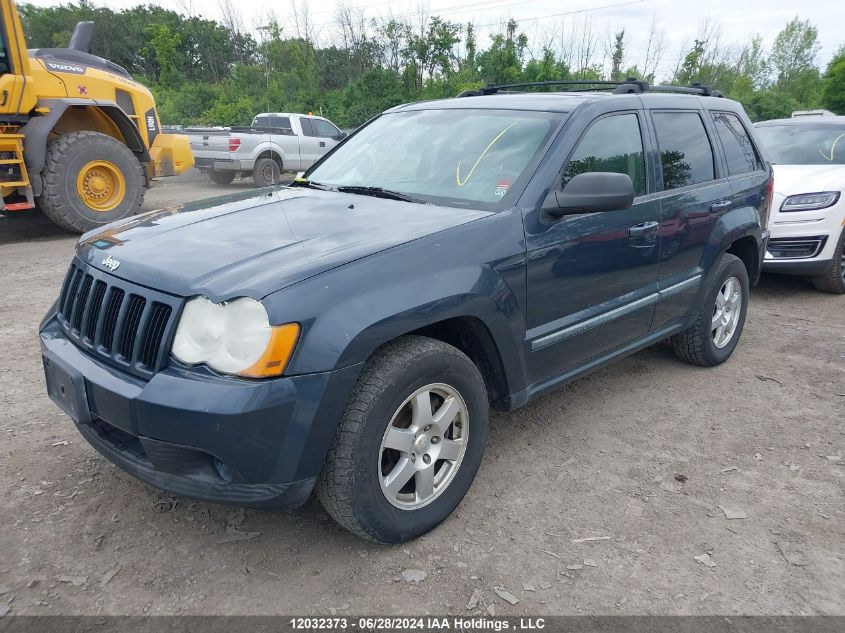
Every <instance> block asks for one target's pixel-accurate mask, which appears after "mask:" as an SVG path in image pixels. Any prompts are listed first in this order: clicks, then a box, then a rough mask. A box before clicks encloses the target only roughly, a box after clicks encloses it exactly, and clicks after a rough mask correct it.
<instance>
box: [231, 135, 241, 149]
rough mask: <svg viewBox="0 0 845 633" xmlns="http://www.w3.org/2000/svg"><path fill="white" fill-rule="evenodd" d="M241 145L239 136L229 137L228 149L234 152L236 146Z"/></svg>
mask: <svg viewBox="0 0 845 633" xmlns="http://www.w3.org/2000/svg"><path fill="white" fill-rule="evenodd" d="M240 146H241V139H239V138H230V139H229V151H230V152H236V151H238V148H239V147H240Z"/></svg>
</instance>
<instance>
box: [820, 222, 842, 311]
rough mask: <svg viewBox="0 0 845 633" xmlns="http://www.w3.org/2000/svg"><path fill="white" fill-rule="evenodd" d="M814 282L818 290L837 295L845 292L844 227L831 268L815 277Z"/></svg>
mask: <svg viewBox="0 0 845 633" xmlns="http://www.w3.org/2000/svg"><path fill="white" fill-rule="evenodd" d="M813 284H814V285H815V286H816V289H817V290H822V291H824V292H832V293H833V294H837V295H841V294H845V229H842V234H841V235H840V236H839V242H837V244H836V251H835V252H834V253H833V261H831V262H830V268H828V269H827V272H826V273H825V274H824V275H821V276H820V277H816V278H815V279H813Z"/></svg>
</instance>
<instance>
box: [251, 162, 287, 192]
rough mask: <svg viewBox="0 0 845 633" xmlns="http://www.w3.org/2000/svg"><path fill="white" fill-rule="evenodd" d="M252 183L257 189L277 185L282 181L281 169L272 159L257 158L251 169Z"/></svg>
mask: <svg viewBox="0 0 845 633" xmlns="http://www.w3.org/2000/svg"><path fill="white" fill-rule="evenodd" d="M252 181H253V182H254V183H255V185H256V186H257V187H269V186H271V185H278V184H279V183H280V182H281V181H282V169H281V167H279V163H277V162H276V161H275V160H273V159H272V158H259V159H258V160H257V161H255V165H254V166H253V168H252Z"/></svg>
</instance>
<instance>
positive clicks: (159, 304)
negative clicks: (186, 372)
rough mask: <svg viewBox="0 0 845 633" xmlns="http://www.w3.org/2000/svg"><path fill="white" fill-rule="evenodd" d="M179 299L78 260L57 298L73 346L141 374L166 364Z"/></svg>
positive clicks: (146, 375) (149, 374)
mask: <svg viewBox="0 0 845 633" xmlns="http://www.w3.org/2000/svg"><path fill="white" fill-rule="evenodd" d="M181 304H182V299H180V298H179V297H174V296H172V295H168V294H166V293H162V292H157V291H155V290H150V289H149V288H145V287H144V286H138V285H136V284H133V283H130V282H127V281H124V280H122V279H119V278H117V277H115V276H113V275H111V274H110V273H108V272H106V271H102V270H99V269H97V268H94V267H93V266H88V265H87V264H83V263H82V262H80V261H78V260H76V261H74V263H73V264H72V265H71V267H70V269H69V270H68V274H67V276H66V277H65V281H64V283H63V284H62V290H61V294H60V295H59V300H58V303H57V310H56V316H57V320H58V323H59V326H60V327H61V328H62V330H63V331H64V333H65V334H66V335H67V337H68V339H69V340H70V341H71V342H72V343H74V344H75V345H76V346H77V347H79V348H81V349H82V350H83V351H84V352H86V353H87V354H89V355H91V356H94V357H95V358H97V359H99V360H101V361H103V362H106V363H109V364H112V365H115V366H117V367H120V368H122V369H124V370H126V371H128V372H130V373H132V374H135V375H137V376H140V377H142V378H150V377H152V375H153V374H155V373H156V372H157V371H160V370H161V369H162V368H163V367H164V365H165V364H166V363H167V358H168V356H169V354H168V351H169V345H170V342H171V340H172V337H173V333H174V329H175V326H176V323H175V319H174V318H173V317H174V315H175V314H177V313H178V310H179V308H180V307H181Z"/></svg>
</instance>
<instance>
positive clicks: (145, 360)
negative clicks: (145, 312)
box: [138, 301, 173, 367]
mask: <svg viewBox="0 0 845 633" xmlns="http://www.w3.org/2000/svg"><path fill="white" fill-rule="evenodd" d="M172 311H173V310H172V308H171V307H170V306H169V305H167V304H164V303H159V302H158V301H155V302H153V307H152V309H151V310H150V319H149V321H148V322H147V329H146V332H144V338H143V341H142V343H141V351H140V353H139V355H138V360H139V361H140V363H141V365H143V366H144V367H155V365H156V357H157V356H158V351H159V348H160V347H161V340H162V338H164V331H165V328H166V326H167V322H168V321H169V320H170V313H171V312H172Z"/></svg>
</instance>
